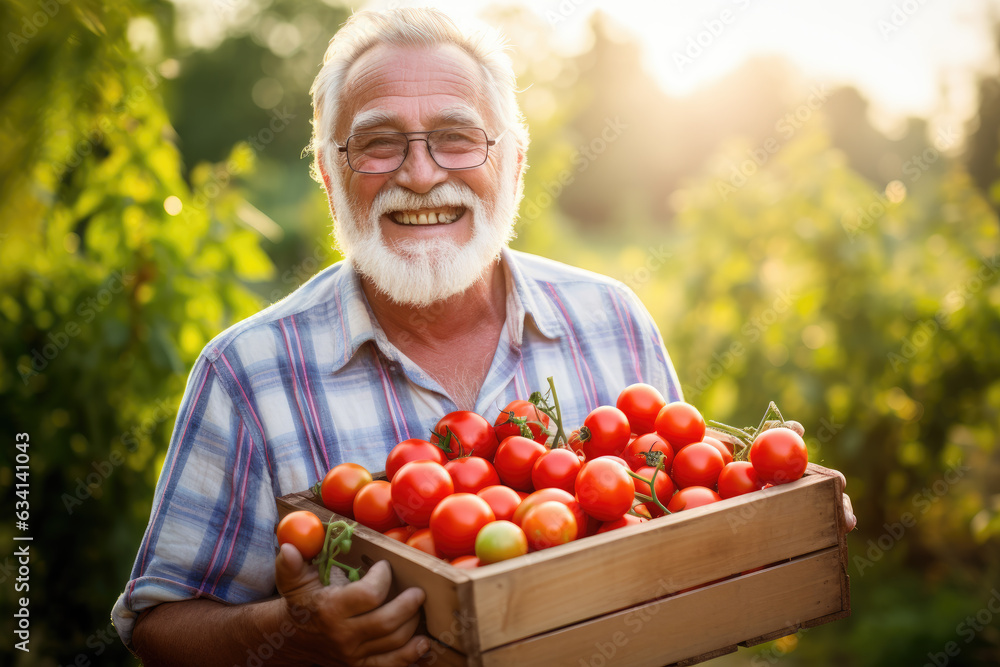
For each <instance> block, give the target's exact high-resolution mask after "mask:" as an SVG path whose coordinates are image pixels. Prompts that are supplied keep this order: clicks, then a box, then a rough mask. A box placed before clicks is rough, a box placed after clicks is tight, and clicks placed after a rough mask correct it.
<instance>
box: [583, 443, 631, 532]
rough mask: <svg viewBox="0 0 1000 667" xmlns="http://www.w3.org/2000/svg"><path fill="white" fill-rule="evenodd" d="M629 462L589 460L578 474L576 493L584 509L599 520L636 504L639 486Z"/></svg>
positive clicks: (612, 517) (613, 517)
mask: <svg viewBox="0 0 1000 667" xmlns="http://www.w3.org/2000/svg"><path fill="white" fill-rule="evenodd" d="M627 471H628V466H626V465H625V462H624V461H622V462H621V463H620V464H619V463H618V462H616V461H614V460H612V459H603V458H602V459H596V460H594V461H588V462H587V463H584V464H583V467H582V468H580V474H579V475H577V477H576V497H577V500H579V502H580V507H582V508H583V511H584V512H586V513H587V514H589V515H590V516H592V517H594V518H595V519H597V520H599V521H614V520H615V519H618V518H620V517H621V516H622V515H623V514H625V512H627V511H628V510H629V508H630V507H632V502H633V501H634V500H635V486H634V485H633V484H632V478H631V477H629V474H628V472H627Z"/></svg>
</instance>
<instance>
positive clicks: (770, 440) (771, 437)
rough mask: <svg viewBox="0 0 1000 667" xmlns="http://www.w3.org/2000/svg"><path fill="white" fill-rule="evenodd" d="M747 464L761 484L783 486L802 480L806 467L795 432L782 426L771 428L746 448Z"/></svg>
mask: <svg viewBox="0 0 1000 667" xmlns="http://www.w3.org/2000/svg"><path fill="white" fill-rule="evenodd" d="M750 463H752V464H753V468H754V470H756V471H757V477H758V478H760V480H761V481H762V482H766V483H770V484H787V483H788V482H794V481H795V480H797V479H798V478H800V477H802V475H803V473H805V471H806V466H808V465H809V456H808V453H807V452H806V443H805V441H804V440H802V436H800V435H799V434H798V433H796V432H795V431H793V430H791V429H789V428H785V427H783V426H781V427H778V428H771V429H768V430H766V431H764V432H763V433H761V434H760V435H758V436H757V438H756V439H755V440H754V441H753V444H752V445H751V446H750Z"/></svg>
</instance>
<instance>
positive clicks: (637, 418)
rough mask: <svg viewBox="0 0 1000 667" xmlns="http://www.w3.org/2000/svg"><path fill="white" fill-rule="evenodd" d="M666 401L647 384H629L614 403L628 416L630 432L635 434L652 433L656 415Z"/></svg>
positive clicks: (656, 390) (654, 388)
mask: <svg viewBox="0 0 1000 667" xmlns="http://www.w3.org/2000/svg"><path fill="white" fill-rule="evenodd" d="M666 404H667V402H666V401H665V400H664V398H663V394H661V393H660V391H659V390H658V389H657V388H656V387H653V386H650V385H648V384H642V383H641V382H640V383H638V384H633V385H629V386H628V387H625V389H623V390H622V393H620V394H619V395H618V402H617V403H616V405H617V406H618V409H619V410H621V411H622V412H624V413H625V416H626V417H627V418H628V423H629V426H631V427H632V432H633V433H635V434H637V435H642V434H644V433H652V432H653V429H654V428H655V426H656V415H658V414H660V410H662V409H663V406H664V405H666Z"/></svg>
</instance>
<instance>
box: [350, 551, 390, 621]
mask: <svg viewBox="0 0 1000 667" xmlns="http://www.w3.org/2000/svg"><path fill="white" fill-rule="evenodd" d="M391 586H392V568H390V567H389V563H388V562H386V561H384V560H380V561H378V562H377V563H375V564H374V565H372V566H371V567H370V568H368V573H367V574H366V575H365V576H363V577H361V579H360V580H359V581H355V582H353V583H351V584H348V585H347V586H344V587H343V588H342V589H341V590H340V596H339V597H340V603H341V605H343V607H342V608H343V611H344V615H345V616H348V617H350V616H360V615H361V614H366V613H368V612H370V611H371V610H372V609H375V608H376V607H378V606H379V605H380V604H382V603H383V602H384V601H385V598H386V596H387V595H389V588H390V587H391Z"/></svg>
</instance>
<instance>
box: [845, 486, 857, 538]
mask: <svg viewBox="0 0 1000 667" xmlns="http://www.w3.org/2000/svg"><path fill="white" fill-rule="evenodd" d="M844 524H845V527H846V528H847V532H851V531H852V530H854V529H855V527H857V525H858V517H856V516H855V515H854V505H853V503H851V497H850V496H848V495H845V496H844Z"/></svg>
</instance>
